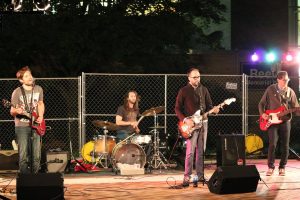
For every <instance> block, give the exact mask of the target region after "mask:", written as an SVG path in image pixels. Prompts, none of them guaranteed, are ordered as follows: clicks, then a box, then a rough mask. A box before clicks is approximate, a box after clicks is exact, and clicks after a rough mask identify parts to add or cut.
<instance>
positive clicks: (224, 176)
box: [208, 165, 260, 194]
mask: <svg viewBox="0 0 300 200" xmlns="http://www.w3.org/2000/svg"><path fill="white" fill-rule="evenodd" d="M259 179H260V176H259V173H258V171H257V169H256V166H255V165H248V166H222V167H218V168H217V169H216V171H215V172H214V173H213V175H212V176H211V178H210V179H209V181H208V188H209V191H210V192H212V193H215V194H234V193H245V192H255V191H256V188H257V184H258V180H259Z"/></svg>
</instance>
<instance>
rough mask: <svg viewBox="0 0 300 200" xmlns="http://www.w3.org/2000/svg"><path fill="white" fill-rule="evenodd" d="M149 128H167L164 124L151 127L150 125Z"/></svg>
mask: <svg viewBox="0 0 300 200" xmlns="http://www.w3.org/2000/svg"><path fill="white" fill-rule="evenodd" d="M149 128H151V129H156V128H165V127H164V126H151V127H149Z"/></svg>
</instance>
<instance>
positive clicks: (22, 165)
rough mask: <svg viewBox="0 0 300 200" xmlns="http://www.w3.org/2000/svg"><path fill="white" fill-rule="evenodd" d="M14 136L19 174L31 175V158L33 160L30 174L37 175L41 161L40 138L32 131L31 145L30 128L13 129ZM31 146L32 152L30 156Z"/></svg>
mask: <svg viewBox="0 0 300 200" xmlns="http://www.w3.org/2000/svg"><path fill="white" fill-rule="evenodd" d="M15 134H16V137H17V142H18V151H19V170H20V173H31V170H30V163H31V157H32V158H33V163H32V167H33V169H32V172H33V173H38V171H39V169H40V160H41V142H40V139H41V138H40V136H39V135H38V134H36V132H35V130H33V140H32V145H31V127H15ZM31 146H32V152H33V153H32V155H31Z"/></svg>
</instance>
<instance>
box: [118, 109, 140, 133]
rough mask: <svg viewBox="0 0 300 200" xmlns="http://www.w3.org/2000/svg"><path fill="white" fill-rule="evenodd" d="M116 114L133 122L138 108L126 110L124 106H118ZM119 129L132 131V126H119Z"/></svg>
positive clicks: (135, 119)
mask: <svg viewBox="0 0 300 200" xmlns="http://www.w3.org/2000/svg"><path fill="white" fill-rule="evenodd" d="M116 115H119V116H121V117H122V120H123V121H126V122H134V121H137V117H138V115H139V110H134V109H129V110H126V109H125V107H124V106H119V107H118V110H117V114H116ZM120 129H121V130H126V131H129V132H134V128H133V127H132V126H130V125H127V126H121V128H120Z"/></svg>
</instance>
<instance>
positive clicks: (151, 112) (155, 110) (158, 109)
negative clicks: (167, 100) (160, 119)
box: [142, 106, 165, 116]
mask: <svg viewBox="0 0 300 200" xmlns="http://www.w3.org/2000/svg"><path fill="white" fill-rule="evenodd" d="M164 110H165V107H164V106H158V107H153V108H150V109H148V110H145V111H144V112H143V113H142V116H151V115H155V114H158V113H160V112H162V111H164Z"/></svg>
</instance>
